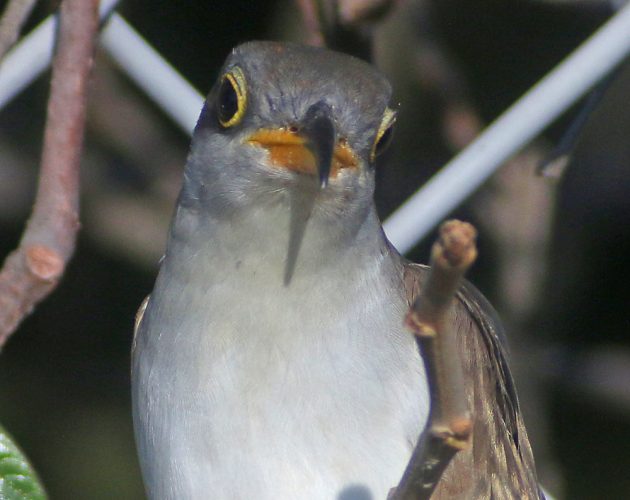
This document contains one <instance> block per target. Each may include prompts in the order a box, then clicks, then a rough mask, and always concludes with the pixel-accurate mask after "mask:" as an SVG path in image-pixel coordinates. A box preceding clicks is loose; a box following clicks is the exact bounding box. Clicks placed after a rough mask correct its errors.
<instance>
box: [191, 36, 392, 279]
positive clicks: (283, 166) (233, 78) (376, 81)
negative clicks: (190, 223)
mask: <svg viewBox="0 0 630 500" xmlns="http://www.w3.org/2000/svg"><path fill="white" fill-rule="evenodd" d="M390 96H391V88H390V85H389V83H388V82H387V80H386V79H385V78H384V77H383V76H382V75H381V74H380V73H379V72H378V71H376V70H375V69H374V68H372V67H371V66H370V65H368V64H366V63H364V62H362V61H360V60H358V59H355V58H353V57H350V56H347V55H343V54H339V53H336V52H332V51H329V50H324V49H318V48H313V47H306V46H301V45H295V44H286V43H274V42H251V43H246V44H243V45H241V46H239V47H237V48H236V49H234V51H233V52H232V53H231V54H230V56H229V57H228V59H227V61H226V62H225V64H224V65H223V68H222V69H221V73H220V75H219V78H218V80H217V83H216V84H215V86H214V87H213V89H212V90H211V91H210V94H209V95H208V98H207V99H206V103H205V105H204V108H203V111H202V113H201V117H200V118H199V121H198V123H197V127H196V129H195V133H194V137H193V142H192V146H191V151H190V155H189V158H188V163H187V166H186V171H185V175H184V185H183V189H182V193H181V195H180V206H181V207H183V208H189V209H190V210H191V211H192V212H194V213H197V214H199V215H201V216H202V219H203V218H205V216H206V215H208V216H210V217H211V219H212V220H217V219H223V220H225V219H227V220H228V221H229V222H230V226H234V227H240V228H246V227H251V224H250V226H247V225H246V224H245V221H247V220H249V221H251V220H252V218H254V219H255V221H256V222H255V223H254V224H253V225H254V226H255V227H256V228H257V229H256V230H255V232H256V231H258V232H259V236H260V235H262V239H261V241H258V240H256V237H255V236H254V234H252V233H250V235H249V240H250V242H251V241H253V240H256V245H257V246H255V247H254V251H255V252H256V253H257V254H258V255H260V256H264V255H266V253H265V250H264V249H267V250H268V249H269V247H270V245H269V244H268V243H269V242H271V245H272V246H274V247H276V246H277V245H278V238H280V239H283V238H284V235H285V234H288V246H287V251H286V254H285V257H284V263H285V265H284V267H285V271H284V280H285V283H286V284H288V283H289V282H290V280H291V277H292V275H293V272H294V268H295V264H296V261H297V256H298V253H299V252H300V248H301V246H302V242H303V240H304V239H305V238H306V240H308V241H309V242H310V243H309V249H310V251H311V254H315V255H317V259H314V258H311V259H310V262H311V263H314V264H315V263H316V262H318V261H319V260H322V261H325V260H326V257H325V255H323V253H324V251H326V252H328V253H331V254H334V253H335V251H336V245H344V244H345V243H344V242H346V241H348V240H349V239H356V238H357V237H358V236H357V235H358V234H359V228H361V227H364V221H367V220H370V221H372V222H373V223H374V224H378V221H377V220H376V218H375V215H374V213H373V212H374V211H373V200H372V196H373V193H374V165H375V161H376V158H377V156H378V155H379V154H380V153H381V152H382V151H383V150H384V148H385V147H386V145H387V143H388V142H389V138H390V136H391V131H392V127H393V125H394V122H395V117H396V114H395V112H394V111H392V110H391V109H390V108H389V107H388V103H389V100H390ZM261 214H263V215H262V219H259V218H258V217H260V216H261ZM370 216H371V217H370ZM285 220H286V221H288V227H287V225H286V224H285ZM259 221H260V223H259ZM233 223H234V224H233ZM307 225H308V227H309V228H310V229H309V231H308V232H307V230H306V228H307ZM263 228H264V229H263ZM278 228H280V231H282V232H281V233H276V232H274V230H278ZM261 229H262V233H260V231H261ZM287 229H288V231H287ZM243 230H247V229H243ZM284 231H286V232H284ZM376 234H379V233H378V231H377V232H376ZM305 235H306V236H305ZM262 240H264V242H266V243H263V242H262ZM252 244H253V243H252ZM314 245H315V246H314ZM317 245H319V246H317ZM324 249H325V250H324ZM261 258H262V257H261ZM315 267H316V266H315Z"/></svg>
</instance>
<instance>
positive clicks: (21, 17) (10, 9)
mask: <svg viewBox="0 0 630 500" xmlns="http://www.w3.org/2000/svg"><path fill="white" fill-rule="evenodd" d="M36 3H37V0H10V1H9V3H8V4H7V6H6V7H5V8H4V12H3V13H2V18H0V61H1V60H2V58H3V57H4V55H5V54H6V53H7V51H8V50H9V49H10V48H11V47H12V46H13V44H14V43H15V41H16V40H17V38H18V36H19V34H20V31H21V30H22V26H23V25H24V23H25V22H26V20H27V19H28V16H29V15H30V14H31V11H32V10H33V7H35V4H36Z"/></svg>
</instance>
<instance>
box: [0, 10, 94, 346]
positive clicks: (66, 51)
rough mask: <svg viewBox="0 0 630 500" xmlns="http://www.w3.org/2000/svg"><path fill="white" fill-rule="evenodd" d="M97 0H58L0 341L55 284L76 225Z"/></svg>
mask: <svg viewBox="0 0 630 500" xmlns="http://www.w3.org/2000/svg"><path fill="white" fill-rule="evenodd" d="M97 30H98V0H64V1H63V2H62V4H61V10H60V30H59V45H58V50H57V54H56V56H55V60H54V63H53V72H52V81H51V90H50V98H49V100H48V110H47V118H46V130H45V132H44V148H43V153H42V161H41V171H40V177H39V185H38V189H37V196H36V200H35V206H34V208H33V213H32V215H31V218H30V219H29V221H28V224H27V226H26V229H25V231H24V234H23V236H22V240H21V242H20V245H19V246H18V248H17V249H16V250H15V251H13V252H12V253H11V254H10V255H9V256H8V257H7V259H6V260H5V262H4V266H3V268H2V270H1V271H0V348H1V347H2V346H3V345H4V343H5V342H6V341H7V339H8V338H9V336H10V335H11V334H12V333H13V332H14V331H15V329H16V328H17V327H18V325H19V324H20V322H21V321H22V319H24V317H25V316H26V315H28V314H29V313H30V312H31V311H32V310H33V308H34V307H35V305H37V303H39V302H40V301H41V300H42V299H44V298H45V297H46V296H47V295H48V294H49V293H50V292H51V291H52V290H53V289H54V288H55V287H56V286H57V284H58V283H59V280H60V278H61V276H62V275H63V272H64V270H65V266H66V264H67V262H68V261H69V259H70V257H71V256H72V253H73V252H74V247H75V240H76V233H77V230H78V228H79V218H78V212H79V160H80V154H81V149H82V145H83V129H84V122H85V107H86V100H87V84H88V76H89V73H90V69H91V67H92V62H93V53H94V40H95V36H96V33H97Z"/></svg>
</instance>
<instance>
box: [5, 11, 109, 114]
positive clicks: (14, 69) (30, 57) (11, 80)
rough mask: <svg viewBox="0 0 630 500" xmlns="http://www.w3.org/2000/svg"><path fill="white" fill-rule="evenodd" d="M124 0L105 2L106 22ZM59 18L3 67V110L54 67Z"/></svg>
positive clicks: (41, 28) (21, 44)
mask: <svg viewBox="0 0 630 500" xmlns="http://www.w3.org/2000/svg"><path fill="white" fill-rule="evenodd" d="M119 1H120V0H102V1H101V4H100V7H99V15H100V17H101V19H104V18H105V17H106V16H107V15H108V14H109V13H110V12H111V11H112V9H113V8H114V7H116V4H118V2H119ZM56 24H57V16H49V17H47V18H46V19H45V20H44V21H42V22H41V23H40V24H39V25H38V26H37V28H35V29H34V30H33V31H32V32H31V33H29V34H28V35H27V36H25V37H24V38H23V39H22V40H21V41H20V42H19V43H18V44H17V45H16V46H15V47H13V49H11V50H10V51H9V52H8V53H7V55H6V57H5V58H4V60H3V61H2V62H1V63H0V109H2V108H3V107H4V106H5V105H6V104H7V103H8V102H9V101H10V100H11V99H13V98H14V97H15V96H16V95H17V94H19V93H20V92H22V90H24V88H25V87H28V86H29V85H30V84H31V83H32V82H33V81H34V80H35V79H36V78H37V77H38V76H39V75H41V74H42V73H43V72H44V71H45V70H46V68H48V66H49V65H50V61H51V60H52V54H53V47H54V44H55V30H56Z"/></svg>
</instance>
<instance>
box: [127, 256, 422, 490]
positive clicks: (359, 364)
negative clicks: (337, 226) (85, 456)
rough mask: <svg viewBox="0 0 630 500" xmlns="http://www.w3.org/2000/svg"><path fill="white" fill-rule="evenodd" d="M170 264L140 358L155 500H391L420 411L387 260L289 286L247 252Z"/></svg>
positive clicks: (346, 263) (416, 369)
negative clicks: (391, 492)
mask: <svg viewBox="0 0 630 500" xmlns="http://www.w3.org/2000/svg"><path fill="white" fill-rule="evenodd" d="M180 254H181V253H180ZM180 257H181V258H179V259H178V261H168V258H167V261H166V262H165V264H164V265H163V268H162V270H161V273H160V277H159V279H158V282H157V284H156V288H155V290H154V292H153V294H152V298H151V301H150V304H149V307H148V308H147V311H146V313H145V317H144V320H143V323H142V326H141V328H140V332H139V334H138V339H137V342H138V343H137V348H136V354H135V357H134V372H133V378H134V421H135V426H136V434H137V440H138V446H139V450H140V456H141V463H142V468H143V475H144V477H145V483H146V484H147V486H148V488H149V490H150V496H151V498H155V499H160V500H161V499H184V498H185V499H206V498H213V499H226V500H227V499H252V498H256V499H260V500H266V499H276V500H277V499H296V498H300V499H310V498H312V499H318V500H320V499H342V500H350V499H352V500H367V499H370V498H373V499H383V498H386V496H387V492H388V490H389V489H390V488H392V487H393V486H395V485H396V484H397V482H398V480H399V479H400V476H401V474H402V472H403V470H404V467H405V465H406V463H407V460H408V458H409V455H410V453H411V450H412V447H413V445H414V443H415V440H416V438H417V436H418V434H419V432H420V430H421V429H422V427H423V426H424V423H425V422H426V417H427V409H428V393H427V388H426V382H425V377H424V371H423V367H422V362H421V360H420V357H419V354H418V352H417V349H416V345H415V341H414V339H413V337H412V336H411V334H409V333H408V332H406V331H404V329H403V327H402V321H403V317H404V314H405V310H406V302H405V299H404V296H403V292H402V290H401V289H400V286H398V287H397V286H395V285H396V280H395V279H393V278H392V276H393V275H394V274H395V273H396V270H395V264H394V260H393V259H391V258H390V257H389V256H388V254H386V255H385V256H380V257H378V258H371V260H370V261H366V262H365V263H364V262H360V260H361V259H359V262H357V257H356V256H354V257H353V256H351V255H349V256H347V258H340V259H339V260H338V261H337V263H336V264H331V265H330V266H326V267H323V268H322V269H321V270H320V272H319V273H318V274H317V276H316V278H314V277H313V276H309V275H308V273H302V274H300V273H299V272H296V274H295V277H294V279H293V281H292V282H291V284H290V286H288V287H287V286H285V285H284V284H283V282H282V272H281V269H278V268H277V266H274V265H269V266H261V265H260V262H259V261H258V260H257V259H254V258H251V259H250V258H248V255H247V254H246V253H245V254H243V255H234V253H233V252H232V253H222V252H221V251H218V250H217V251H215V252H212V251H210V252H208V253H204V252H199V251H194V252H188V254H187V255H180ZM350 263H351V264H350ZM349 269H353V271H349ZM165 283H168V292H166V291H165V288H166V287H165V286H164V284H165Z"/></svg>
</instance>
